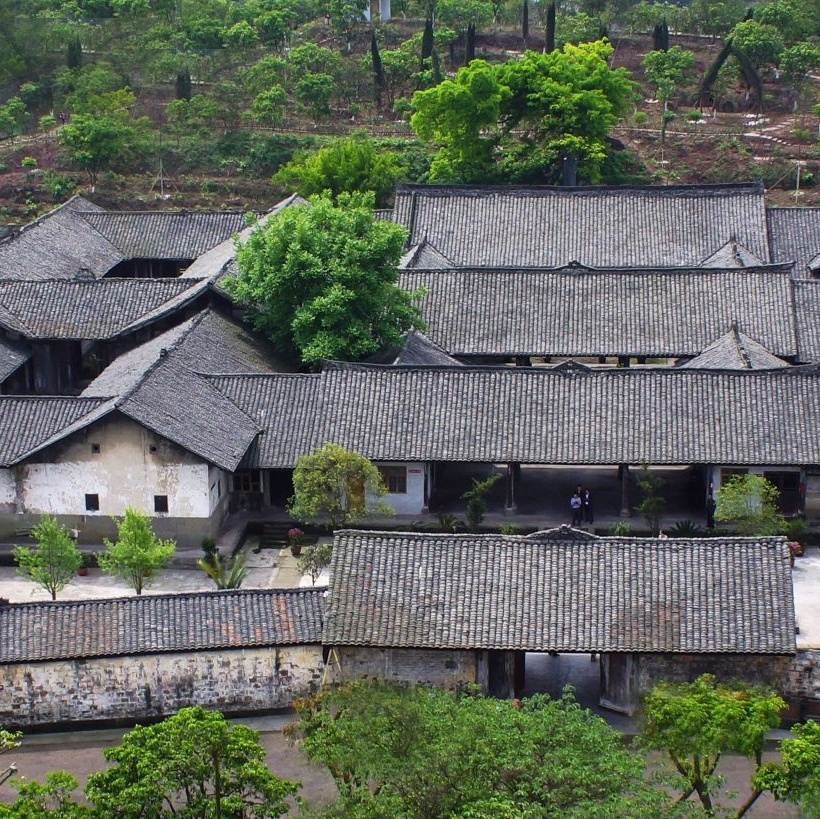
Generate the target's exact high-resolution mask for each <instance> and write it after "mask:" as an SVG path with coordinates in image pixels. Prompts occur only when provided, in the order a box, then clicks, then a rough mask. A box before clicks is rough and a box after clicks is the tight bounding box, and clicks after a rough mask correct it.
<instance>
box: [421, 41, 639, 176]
mask: <svg viewBox="0 0 820 819" xmlns="http://www.w3.org/2000/svg"><path fill="white" fill-rule="evenodd" d="M611 54H612V47H611V46H610V45H609V44H608V43H607V42H605V41H603V40H602V41H599V42H594V43H582V44H581V45H577V46H574V45H566V46H564V48H563V49H562V50H560V51H552V52H550V53H548V54H539V53H537V52H534V51H527V52H525V53H524V55H523V56H522V57H521V59H519V60H513V61H510V62H507V63H502V64H499V65H490V64H489V63H486V62H484V61H483V60H474V61H473V62H472V63H471V64H470V65H469V66H467V67H465V68H462V69H460V70H459V71H458V73H457V74H456V76H455V78H454V79H452V80H445V81H444V82H442V83H441V84H439V85H438V86H436V87H435V88H431V89H428V90H426V91H419V92H417V93H416V94H415V95H414V96H413V102H412V106H413V111H414V113H413V116H412V117H411V120H410V124H411V126H412V128H413V130H414V131H415V132H416V134H418V136H419V137H420V138H421V139H422V140H424V141H425V142H428V143H430V144H433V145H434V146H436V147H437V149H438V150H437V153H436V156H435V158H434V159H433V163H432V165H431V168H430V178H431V180H432V181H441V182H478V181H481V182H486V181H491V180H494V179H504V180H505V181H545V180H550V179H551V178H552V177H553V176H554V175H555V173H556V167H557V165H558V163H559V162H560V160H561V158H562V157H563V156H564V155H566V154H569V155H572V156H574V157H575V158H576V159H577V160H578V166H579V170H580V171H581V173H582V174H583V175H585V176H586V177H588V178H589V179H592V180H596V179H597V178H598V176H599V174H600V168H601V164H602V162H603V160H604V158H605V157H606V155H607V143H606V137H607V135H608V134H609V132H610V130H611V129H612V127H613V126H614V125H615V123H616V122H617V121H618V119H620V118H621V117H622V116H623V115H624V113H626V110H627V107H628V104H629V102H630V101H631V99H632V96H633V86H632V82H631V80H630V78H629V74H628V72H627V71H626V70H625V69H620V68H619V69H614V70H613V69H610V67H609V65H608V63H607V59H608V58H609V56H610V55H611Z"/></svg>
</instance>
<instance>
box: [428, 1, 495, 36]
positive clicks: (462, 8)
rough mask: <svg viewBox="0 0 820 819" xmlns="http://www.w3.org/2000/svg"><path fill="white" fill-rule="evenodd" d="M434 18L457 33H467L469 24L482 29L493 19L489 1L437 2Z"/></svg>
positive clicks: (491, 6)
mask: <svg viewBox="0 0 820 819" xmlns="http://www.w3.org/2000/svg"><path fill="white" fill-rule="evenodd" d="M436 17H437V19H438V20H441V22H442V23H444V24H445V25H447V26H449V27H450V28H452V29H455V30H456V31H459V32H465V31H467V28H468V26H469V25H470V24H473V25H475V26H476V28H479V29H480V28H484V27H485V26H486V25H488V24H489V23H490V22H491V21H492V19H493V4H492V3H491V2H490V0H437V2H436Z"/></svg>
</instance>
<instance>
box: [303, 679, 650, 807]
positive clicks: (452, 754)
mask: <svg viewBox="0 0 820 819" xmlns="http://www.w3.org/2000/svg"><path fill="white" fill-rule="evenodd" d="M298 712H299V723H298V726H297V729H296V735H297V737H298V738H299V742H300V745H301V747H302V749H303V750H304V751H305V752H306V753H307V755H308V756H309V757H310V758H311V759H312V760H314V761H316V762H320V763H323V764H325V765H327V766H328V768H329V769H330V772H331V774H332V775H333V778H334V779H335V781H336V785H337V787H338V789H339V799H338V802H337V804H336V806H334V808H332V809H331V811H330V812H329V815H333V816H341V815H343V816H347V817H376V816H390V817H400V819H425V817H445V816H448V817H462V818H463V819H480V817H500V818H502V819H513V817H516V819H518V817H522V818H523V817H532V818H533V819H534V818H535V817H538V818H539V819H550V818H551V817H555V819H559V817H560V819H582V818H583V819H588V817H591V816H595V817H598V819H607V817H611V818H612V819H616V817H617V819H626V817H636V819H637V817H642V819H649V817H652V816H657V815H659V813H660V811H659V803H660V802H664V801H666V799H665V797H663V796H662V795H661V794H658V793H655V792H653V791H652V790H651V789H650V787H649V785H648V783H646V782H645V781H644V779H643V768H644V765H643V759H642V758H641V756H640V755H638V754H636V753H634V752H631V751H629V750H628V749H626V748H625V747H624V746H623V744H622V741H621V737H620V736H619V735H618V734H617V733H616V732H615V731H614V730H612V729H611V728H610V727H609V726H608V725H607V724H606V722H604V720H602V719H601V718H600V717H596V716H594V715H592V714H591V713H590V712H589V711H587V710H585V709H583V708H581V707H580V706H579V705H578V703H577V702H575V700H574V699H573V697H572V696H571V695H569V694H567V695H565V696H564V697H562V698H561V699H557V700H550V699H549V698H547V697H544V696H540V695H539V696H536V697H532V698H530V699H527V700H524V701H523V703H517V702H514V701H510V700H496V699H491V698H486V697H482V696H473V695H470V694H467V695H465V694H461V695H457V694H453V693H450V692H446V691H442V690H440V689H434V688H428V687H423V686H416V687H410V686H402V685H396V684H390V683H384V682H354V683H347V684H345V685H343V686H341V687H338V688H332V689H327V690H325V691H323V692H322V693H321V694H319V695H317V696H316V697H311V698H309V699H307V700H303V701H300V703H299V704H298Z"/></svg>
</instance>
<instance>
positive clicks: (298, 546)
mask: <svg viewBox="0 0 820 819" xmlns="http://www.w3.org/2000/svg"><path fill="white" fill-rule="evenodd" d="M304 542H305V533H304V532H303V531H302V530H301V529H300V528H299V527H298V526H294V527H293V528H291V529H288V545H289V546H290V553H291V554H292V555H293V556H294V557H299V555H300V554H302V544H303V543H304Z"/></svg>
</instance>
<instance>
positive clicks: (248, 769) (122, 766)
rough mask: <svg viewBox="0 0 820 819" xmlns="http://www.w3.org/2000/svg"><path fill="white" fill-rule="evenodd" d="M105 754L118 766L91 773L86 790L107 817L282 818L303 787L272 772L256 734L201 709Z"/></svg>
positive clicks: (140, 731)
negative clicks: (289, 799)
mask: <svg viewBox="0 0 820 819" xmlns="http://www.w3.org/2000/svg"><path fill="white" fill-rule="evenodd" d="M103 755H104V756H105V758H106V760H107V761H108V762H110V763H112V764H111V767H109V768H107V769H106V770H103V771H99V772H98V773H95V774H92V775H91V777H89V780H88V784H87V786H86V789H85V792H86V795H87V796H88V799H89V800H90V801H91V802H92V803H93V805H94V808H95V811H96V813H97V814H98V815H100V816H108V817H120V819H143V817H151V818H152V819H170V817H173V816H185V817H191V819H194V817H219V816H223V817H228V816H230V817H232V819H251V817H275V816H282V815H283V814H285V813H287V811H288V804H287V801H286V799H287V798H288V797H289V796H292V795H293V794H295V793H296V791H297V789H298V787H299V786H298V785H297V784H296V783H295V782H290V781H288V780H287V779H280V778H279V777H277V776H275V775H274V774H272V773H271V772H270V771H269V770H268V767H267V765H266V764H265V749H264V748H263V747H262V745H261V744H260V742H259V734H258V733H257V732H256V731H252V730H251V729H250V728H248V727H247V726H245V725H231V724H229V723H228V722H227V721H226V720H225V718H224V717H223V716H222V714H220V713H219V712H218V711H206V710H205V709H204V708H200V707H198V706H197V707H194V708H183V709H181V710H180V711H179V712H178V713H177V714H175V715H174V716H172V717H168V718H167V719H165V720H163V721H162V722H159V723H157V724H156V725H150V726H141V725H138V726H137V727H136V728H133V729H132V730H131V731H129V732H128V733H127V734H125V736H123V738H122V744H121V745H119V746H117V747H114V748H106V749H105V750H104V751H103Z"/></svg>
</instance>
